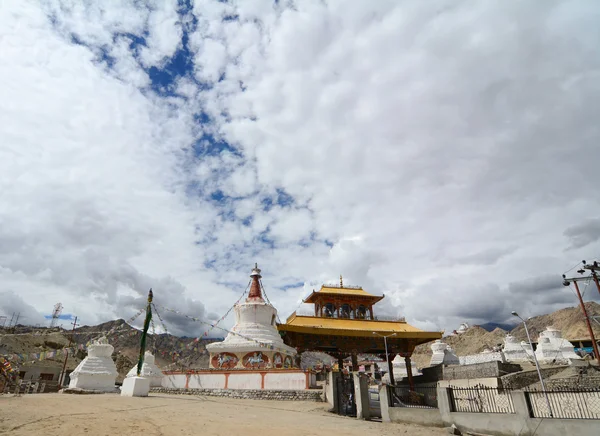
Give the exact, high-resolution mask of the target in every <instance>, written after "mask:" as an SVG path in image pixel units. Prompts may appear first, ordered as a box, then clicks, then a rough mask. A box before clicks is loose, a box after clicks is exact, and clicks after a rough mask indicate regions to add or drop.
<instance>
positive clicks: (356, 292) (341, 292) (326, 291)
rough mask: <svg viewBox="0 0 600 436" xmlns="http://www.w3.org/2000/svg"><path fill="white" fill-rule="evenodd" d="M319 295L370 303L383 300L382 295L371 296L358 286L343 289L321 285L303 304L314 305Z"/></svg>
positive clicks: (341, 287)
mask: <svg viewBox="0 0 600 436" xmlns="http://www.w3.org/2000/svg"><path fill="white" fill-rule="evenodd" d="M319 295H335V296H348V297H366V298H368V299H370V300H371V301H372V302H374V303H375V302H377V301H379V300H381V299H383V295H373V294H370V293H368V292H367V291H365V290H364V289H363V288H362V287H360V286H352V287H343V286H333V285H323V286H321V289H319V290H318V291H313V292H312V293H311V294H310V295H309V296H308V297H307V298H306V299H305V300H304V302H305V303H314V302H315V300H316V298H317V297H318V296H319Z"/></svg>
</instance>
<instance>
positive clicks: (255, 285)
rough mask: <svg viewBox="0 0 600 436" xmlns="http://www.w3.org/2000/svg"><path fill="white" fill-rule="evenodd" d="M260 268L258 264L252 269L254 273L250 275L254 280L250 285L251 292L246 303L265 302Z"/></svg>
mask: <svg viewBox="0 0 600 436" xmlns="http://www.w3.org/2000/svg"><path fill="white" fill-rule="evenodd" d="M260 272H261V271H260V268H259V267H258V264H257V263H255V264H254V268H253V269H252V273H251V274H250V278H251V279H252V283H251V285H250V292H249V293H248V298H247V299H246V301H261V302H262V301H264V300H263V296H262V292H261V291H260V279H261V277H262V276H261V275H260Z"/></svg>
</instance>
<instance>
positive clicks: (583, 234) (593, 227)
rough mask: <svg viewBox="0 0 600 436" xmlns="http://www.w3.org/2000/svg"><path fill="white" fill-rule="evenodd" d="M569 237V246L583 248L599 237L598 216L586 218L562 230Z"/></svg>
mask: <svg viewBox="0 0 600 436" xmlns="http://www.w3.org/2000/svg"><path fill="white" fill-rule="evenodd" d="M564 234H565V236H566V237H567V238H569V241H570V242H571V246H570V247H569V248H583V247H585V246H587V245H589V244H591V243H593V242H596V241H598V240H599V239H600V218H592V219H588V220H586V221H585V222H583V223H581V224H577V225H574V226H571V227H569V228H567V229H566V230H565V232H564Z"/></svg>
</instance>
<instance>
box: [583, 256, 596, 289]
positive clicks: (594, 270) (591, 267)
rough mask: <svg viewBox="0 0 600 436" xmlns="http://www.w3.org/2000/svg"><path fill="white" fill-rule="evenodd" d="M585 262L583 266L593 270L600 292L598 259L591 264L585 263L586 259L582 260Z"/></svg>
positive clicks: (593, 277)
mask: <svg viewBox="0 0 600 436" xmlns="http://www.w3.org/2000/svg"><path fill="white" fill-rule="evenodd" d="M581 262H582V263H583V268H585V269H589V270H590V271H591V272H592V279H593V280H594V283H596V289H598V292H600V282H599V281H598V271H600V265H598V261H596V260H595V261H594V263H592V264H591V265H588V264H587V263H585V260H582V261H581Z"/></svg>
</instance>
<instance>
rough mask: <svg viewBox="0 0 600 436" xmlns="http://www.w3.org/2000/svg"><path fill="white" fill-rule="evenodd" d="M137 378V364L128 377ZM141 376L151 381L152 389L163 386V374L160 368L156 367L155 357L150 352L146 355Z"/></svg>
mask: <svg viewBox="0 0 600 436" xmlns="http://www.w3.org/2000/svg"><path fill="white" fill-rule="evenodd" d="M135 376H137V364H136V365H135V366H134V367H133V368H131V370H130V371H129V372H128V373H127V376H126V377H135ZM140 376H142V377H145V378H148V379H150V387H151V388H153V387H160V386H161V382H162V378H163V373H162V371H161V370H160V368H159V367H158V366H156V363H154V356H153V355H152V353H151V352H150V351H146V353H144V363H143V365H142V371H141V373H140Z"/></svg>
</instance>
